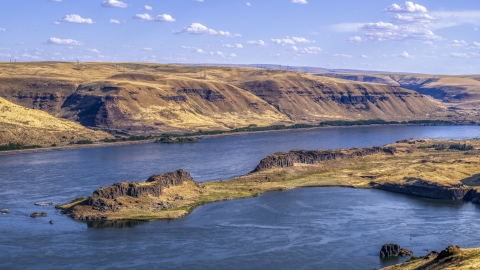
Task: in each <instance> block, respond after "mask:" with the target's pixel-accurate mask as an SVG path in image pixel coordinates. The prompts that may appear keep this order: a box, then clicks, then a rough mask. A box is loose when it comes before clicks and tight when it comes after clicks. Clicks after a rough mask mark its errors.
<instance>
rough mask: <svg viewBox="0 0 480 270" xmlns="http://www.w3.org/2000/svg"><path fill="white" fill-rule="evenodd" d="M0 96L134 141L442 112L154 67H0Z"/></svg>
mask: <svg viewBox="0 0 480 270" xmlns="http://www.w3.org/2000/svg"><path fill="white" fill-rule="evenodd" d="M117 66H121V68H120V70H121V71H120V70H118V69H117V68H116V67H117ZM0 67H1V64H0ZM197 71H198V72H197ZM0 96H2V97H4V98H5V99H7V100H9V101H11V102H14V103H16V104H19V105H21V106H25V107H27V108H36V109H41V110H44V111H47V112H49V113H51V114H52V115H54V116H57V117H62V118H66V119H69V120H73V121H77V122H78V123H80V124H82V125H84V126H88V127H95V128H100V129H104V130H120V131H122V132H126V133H130V134H161V133H165V132H185V131H197V130H199V129H202V130H214V129H221V130H226V129H230V128H239V127H245V126H248V125H251V124H255V125H258V126H266V125H274V124H294V123H318V122H319V121H324V120H338V119H343V120H353V119H378V118H381V119H385V120H397V121H403V120H411V119H426V118H432V114H434V113H436V112H437V111H438V110H439V108H438V107H437V105H436V104H435V103H433V102H431V101H430V100H428V99H427V98H425V97H423V96H422V95H419V94H418V93H415V92H413V91H409V90H405V89H402V88H399V87H391V86H386V85H378V84H369V83H352V82H348V81H343V80H338V79H334V78H324V77H318V76H312V75H305V74H300V73H295V72H290V71H258V70H255V69H249V68H226V67H188V66H175V65H154V64H106V63H105V64H104V63H95V64H92V63H88V64H85V65H83V68H82V69H80V70H79V69H78V68H77V65H75V64H71V63H26V64H22V65H20V66H19V68H18V69H14V70H11V69H1V68H0Z"/></svg>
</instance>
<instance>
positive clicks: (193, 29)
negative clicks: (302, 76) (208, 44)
mask: <svg viewBox="0 0 480 270" xmlns="http://www.w3.org/2000/svg"><path fill="white" fill-rule="evenodd" d="M174 33H176V34H182V33H189V34H195V35H211V36H223V37H240V36H241V35H239V34H232V33H230V32H228V31H216V30H213V29H210V28H208V27H206V26H204V25H202V24H200V23H192V24H190V25H189V26H187V27H185V28H183V29H182V30H181V31H174Z"/></svg>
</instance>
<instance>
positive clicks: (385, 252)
mask: <svg viewBox="0 0 480 270" xmlns="http://www.w3.org/2000/svg"><path fill="white" fill-rule="evenodd" d="M411 255H413V252H412V251H411V250H408V249H403V248H401V247H400V245H397V244H385V245H383V246H382V249H381V250H380V258H386V257H398V256H401V257H406V256H411Z"/></svg>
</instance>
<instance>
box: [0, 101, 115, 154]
mask: <svg viewBox="0 0 480 270" xmlns="http://www.w3.org/2000/svg"><path fill="white" fill-rule="evenodd" d="M111 137H112V136H111V135H110V134H108V133H105V132H103V131H93V130H91V129H88V128H85V127H83V126H81V125H79V124H78V123H75V122H72V121H69V120H65V119H59V118H56V117H54V116H52V115H50V114H48V113H47V112H43V111H40V110H33V109H27V108H24V107H22V106H19V105H16V104H13V103H11V102H9V101H7V100H5V99H3V98H0V144H8V143H20V144H24V145H46V144H52V143H60V142H70V141H78V140H100V139H104V138H111Z"/></svg>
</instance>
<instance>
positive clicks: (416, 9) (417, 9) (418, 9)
mask: <svg viewBox="0 0 480 270" xmlns="http://www.w3.org/2000/svg"><path fill="white" fill-rule="evenodd" d="M383 12H389V13H424V12H427V8H426V7H424V6H421V5H419V4H414V3H413V2H408V1H407V2H405V4H403V5H397V4H392V5H390V6H389V7H387V8H386V9H384V10H383Z"/></svg>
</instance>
